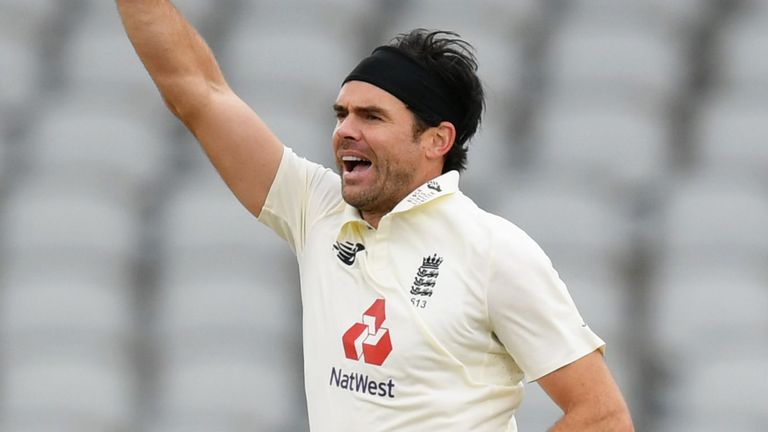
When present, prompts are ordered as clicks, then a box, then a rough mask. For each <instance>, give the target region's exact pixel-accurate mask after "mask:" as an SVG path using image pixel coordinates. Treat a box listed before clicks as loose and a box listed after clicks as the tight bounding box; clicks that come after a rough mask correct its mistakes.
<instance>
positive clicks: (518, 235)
mask: <svg viewBox="0 0 768 432" xmlns="http://www.w3.org/2000/svg"><path fill="white" fill-rule="evenodd" d="M447 210H448V212H449V213H450V214H452V215H455V216H456V217H460V218H461V219H462V224H463V225H464V226H465V227H469V228H470V229H473V231H474V234H475V235H478V236H481V237H482V238H483V239H484V240H486V241H487V242H488V244H489V245H491V246H492V247H493V248H494V249H495V250H496V251H498V252H499V253H500V254H503V255H513V256H540V254H543V251H542V250H541V248H540V247H539V245H538V243H537V242H536V241H535V240H534V239H533V238H531V236H529V235H528V233H526V232H525V231H524V230H523V229H522V228H520V227H519V226H518V225H517V224H515V223H514V222H513V221H510V220H509V219H507V218H504V217H502V216H500V215H497V214H495V213H492V212H490V211H487V210H485V209H483V208H481V207H479V206H478V205H477V204H476V203H475V202H474V201H472V199H471V198H469V197H467V196H466V195H464V194H463V193H461V192H459V193H456V194H455V196H454V198H453V200H452V202H451V203H450V204H449V206H448V209H447ZM459 215H460V216H459Z"/></svg>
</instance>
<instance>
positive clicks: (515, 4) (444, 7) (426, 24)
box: [396, 0, 546, 40]
mask: <svg viewBox="0 0 768 432" xmlns="http://www.w3.org/2000/svg"><path fill="white" fill-rule="evenodd" d="M544 3H545V2H537V1H531V0H483V1H476V2H472V3H467V2H463V1H460V0H450V1H440V0H410V1H406V2H404V4H403V7H402V9H401V10H400V11H399V15H398V16H397V20H396V21H397V24H398V26H399V27H400V29H399V31H404V30H410V29H411V28H417V27H422V28H430V29H441V30H451V31H456V32H459V33H460V34H462V36H464V37H467V38H469V33H478V32H486V33H487V34H488V35H497V36H498V35H502V37H505V36H509V37H510V39H511V38H512V36H513V35H517V36H522V35H523V34H525V32H526V31H527V30H530V29H531V28H533V27H534V26H535V24H536V23H537V22H538V21H537V20H538V19H540V18H541V17H542V14H543V13H544V12H545V8H546V6H545V4H544ZM464 33H467V34H464ZM470 40H471V38H470Z"/></svg>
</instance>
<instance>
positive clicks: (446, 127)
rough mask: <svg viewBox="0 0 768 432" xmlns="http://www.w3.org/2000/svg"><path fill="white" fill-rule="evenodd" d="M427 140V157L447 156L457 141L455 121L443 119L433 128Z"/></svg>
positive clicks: (441, 157) (440, 157) (439, 157)
mask: <svg viewBox="0 0 768 432" xmlns="http://www.w3.org/2000/svg"><path fill="white" fill-rule="evenodd" d="M429 132H430V133H429V135H428V139H427V142H426V156H427V159H440V160H442V159H443V158H444V157H445V154H446V153H448V152H449V151H450V150H451V148H453V144H454V142H455V141H456V128H455V127H454V126H453V123H451V122H447V121H443V122H440V124H439V125H437V126H435V127H433V128H431V130H430V131H429Z"/></svg>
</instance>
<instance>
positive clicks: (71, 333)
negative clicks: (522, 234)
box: [0, 0, 768, 432]
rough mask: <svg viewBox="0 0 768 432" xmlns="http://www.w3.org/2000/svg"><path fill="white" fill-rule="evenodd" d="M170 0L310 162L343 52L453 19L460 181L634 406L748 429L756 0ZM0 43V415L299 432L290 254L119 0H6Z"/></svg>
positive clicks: (660, 418)
mask: <svg viewBox="0 0 768 432" xmlns="http://www.w3.org/2000/svg"><path fill="white" fill-rule="evenodd" d="M174 3H175V4H177V6H178V7H179V9H180V10H182V11H183V12H184V13H185V15H186V16H187V17H188V18H189V19H190V20H191V21H192V22H193V23H195V25H197V26H198V28H199V29H200V31H201V32H202V33H203V35H204V36H205V38H206V39H207V40H208V41H209V42H210V44H211V46H212V48H213V50H214V51H215V52H216V54H217V56H218V58H219V59H220V62H221V65H222V68H223V70H224V73H225V75H226V76H227V77H228V78H229V80H230V82H231V84H232V86H233V87H234V88H235V89H236V90H237V91H238V93H239V94H240V95H241V96H242V97H243V98H244V99H245V100H246V102H247V103H249V104H250V105H251V106H253V107H254V109H255V110H256V111H257V112H259V114H260V115H261V116H262V117H263V118H264V119H265V121H266V122H267V123H268V124H270V125H271V126H272V127H273V129H274V131H275V132H276V134H277V135H278V136H279V137H281V138H282V139H283V141H284V142H285V143H286V144H287V145H288V146H290V147H292V148H293V149H294V150H296V151H297V152H298V153H299V154H301V155H304V156H306V157H308V158H309V159H312V160H315V161H317V162H320V163H323V164H326V165H328V164H332V158H331V154H330V151H329V146H330V144H329V142H330V140H329V139H330V135H331V131H332V129H333V124H334V123H333V122H334V118H333V113H332V111H331V108H330V107H331V105H332V103H333V100H334V98H335V95H336V92H337V90H338V87H339V84H340V82H341V80H342V78H343V77H344V76H345V75H346V73H347V72H348V71H349V70H350V68H351V67H352V66H353V65H354V64H355V63H356V61H357V60H358V59H359V58H360V57H361V56H363V55H365V54H367V53H368V52H369V51H370V49H371V48H372V47H373V46H375V45H378V44H381V43H384V42H386V41H387V40H388V39H389V38H390V37H392V36H393V35H394V34H396V33H398V32H402V31H406V30H409V29H411V28H413V27H426V28H444V29H448V30H453V31H456V32H458V33H459V34H461V35H462V36H463V37H465V38H466V39H468V40H469V41H470V42H473V43H474V44H475V46H476V48H477V55H478V59H479V65H480V70H479V73H480V75H481V77H482V78H483V81H484V83H485V85H486V92H487V94H488V100H487V114H486V117H485V119H484V124H483V125H482V127H481V129H480V132H479V134H478V136H477V137H476V139H475V140H474V141H473V143H472V150H471V151H470V153H469V168H468V171H467V173H466V174H465V175H463V176H462V187H463V189H464V190H465V192H466V193H467V194H468V195H469V196H471V197H473V198H475V199H476V201H478V202H479V203H480V204H481V205H483V206H484V207H486V208H488V209H489V210H491V211H494V212H497V213H499V214H501V215H503V216H505V217H507V218H509V219H510V220H512V221H514V222H515V223H517V224H518V225H520V226H521V227H522V228H523V229H525V230H526V231H527V232H528V233H529V234H530V235H531V236H532V237H533V238H534V239H536V240H537V241H538V242H539V243H540V244H541V245H542V247H543V248H544V249H545V250H546V251H547V252H548V253H549V255H550V257H551V258H552V261H553V262H554V264H555V267H556V268H557V269H558V271H559V273H560V275H561V276H562V278H563V280H564V281H565V282H566V284H567V285H568V286H569V289H570V290H571V292H572V294H573V297H574V298H575V300H576V302H577V304H579V306H580V310H581V312H582V314H583V315H584V317H585V319H586V321H587V322H588V323H589V324H590V326H592V327H593V328H594V329H595V330H596V331H597V333H598V334H600V335H601V336H602V337H603V338H604V339H605V340H606V341H607V342H608V352H607V359H608V362H609V364H610V365H611V367H612V370H613V371H614V373H615V375H616V377H617V380H618V381H619V384H620V385H621V387H622V389H623V390H624V393H625V395H626V396H627V398H628V401H629V404H630V409H631V410H632V412H633V416H634V418H635V423H636V429H637V430H648V431H661V432H667V431H670V432H671V431H681V430H697V431H703V432H709V431H716V430H717V431H720V430H728V431H735V432H752V431H757V430H763V429H765V425H766V424H768V418H767V417H766V410H765V394H766V393H768V380H766V379H765V371H766V370H768V343H767V342H766V341H768V321H766V316H768V315H766V313H765V311H766V310H768V271H766V269H767V268H768V240H766V239H768V177H766V173H768V146H766V145H765V137H766V135H768V129H766V127H767V126H766V125H768V81H767V79H768V51H767V50H768V30H767V29H768V2H766V1H765V0H741V1H738V2H729V1H720V0H676V1H673V2H670V1H664V0H647V1H643V2H638V1H634V0H570V1H567V2H566V1H560V0H482V1H473V2H466V1H459V0H449V1H446V0H397V1H392V0H376V1H355V0H327V1H323V2H316V1H311V0H177V1H175V2H174ZM0 53H2V55H0V77H2V78H0V139H1V140H2V141H0V430H2V431H8V432H49V431H51V432H52V431H57V432H62V431H63V432H69V431H78V432H91V431H93V432H97V431H99V432H100V431H105V430H109V431H136V432H177V431H184V432H196V431H211V430H215V431H221V432H228V431H231V432H240V431H252V430H269V431H278V432H280V431H286V432H287V431H291V432H294V431H302V430H307V425H306V413H305V405H304V400H303V396H304V395H303V389H302V382H301V379H302V378H301V376H302V375H301V370H302V366H301V364H302V363H301V362H302V358H301V345H300V340H301V334H300V332H301V324H300V323H301V318H300V299H299V292H298V275H297V274H296V265H295V260H294V258H293V257H292V255H291V253H290V251H289V249H288V247H287V246H286V245H285V244H284V243H283V242H282V241H281V240H280V239H278V238H277V236H275V235H274V234H272V233H271V232H269V231H268V230H267V229H266V228H264V227H263V226H261V225H259V224H258V222H256V221H255V219H254V217H253V215H251V214H249V213H248V212H247V211H246V210H245V209H243V208H242V207H241V206H240V205H239V204H238V202H237V200H236V199H235V198H234V196H232V194H231V193H230V192H229V191H228V190H227V188H226V186H225V185H224V183H223V182H222V181H221V180H220V179H219V178H218V176H217V175H216V174H215V172H214V170H213V168H212V167H211V166H210V165H209V164H208V162H207V160H206V158H205V155H204V154H203V152H202V151H201V150H200V149H199V148H198V146H197V145H196V143H195V142H194V138H193V137H192V136H191V134H189V133H188V132H187V131H186V130H185V129H183V128H182V127H181V125H180V124H179V123H178V122H177V121H176V120H175V119H174V118H173V117H172V116H171V115H170V114H169V113H167V111H166V110H165V107H164V106H163V103H162V100H161V99H160V97H159V96H158V94H157V91H156V89H155V88H154V86H153V84H152V83H151V81H150V80H149V77H148V75H147V73H146V72H145V71H144V70H143V68H142V66H141V64H140V62H139V61H138V59H137V58H136V56H135V55H134V54H133V52H132V49H131V47H130V44H129V42H128V40H127V38H126V37H125V35H124V33H123V30H122V28H121V26H120V21H119V16H118V14H117V12H116V11H115V5H114V2H110V1H103V0H71V1H67V2H61V1H56V0H0ZM309 68H311V70H312V73H311V74H308V73H306V71H307V70H308V69H309ZM527 395H528V397H527V399H526V400H525V401H524V403H523V407H522V409H521V411H520V412H519V415H518V423H519V429H520V430H522V431H529V430H530V431H536V430H544V429H546V428H547V427H548V426H550V425H551V424H552V423H554V422H555V421H556V419H557V417H558V416H559V410H558V409H557V407H556V406H555V405H554V404H553V403H552V402H551V400H550V399H549V398H548V397H547V396H546V395H545V394H544V393H543V391H542V390H541V389H540V388H538V386H536V385H535V384H533V385H530V386H529V387H528V390H527Z"/></svg>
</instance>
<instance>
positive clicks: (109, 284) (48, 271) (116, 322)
mask: <svg viewBox="0 0 768 432" xmlns="http://www.w3.org/2000/svg"><path fill="white" fill-rule="evenodd" d="M130 270H131V269H130V268H127V267H126V266H125V265H124V264H123V263H121V262H119V261H111V262H110V261H109V260H108V259H105V258H104V257H97V256H89V257H81V258H76V257H73V256H71V254H70V255H63V254H61V253H56V252H49V253H46V252H37V253H27V254H23V253H15V254H8V256H7V257H6V260H5V265H4V268H3V273H4V274H3V277H2V278H0V286H2V291H0V299H2V301H0V305H1V306H0V310H2V314H0V322H1V323H2V325H1V326H0V334H2V336H3V338H4V339H5V340H7V341H12V342H21V343H29V344H32V345H38V346H45V345H52V346H56V345H61V346H71V345H107V346H111V345H115V346H124V345H126V344H128V343H130V342H132V337H133V335H134V330H133V325H134V318H135V316H134V309H133V307H134V299H133V295H134V292H133V290H132V288H133V285H132V283H133V280H132V279H131V276H133V275H132V274H131V273H130Z"/></svg>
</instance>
